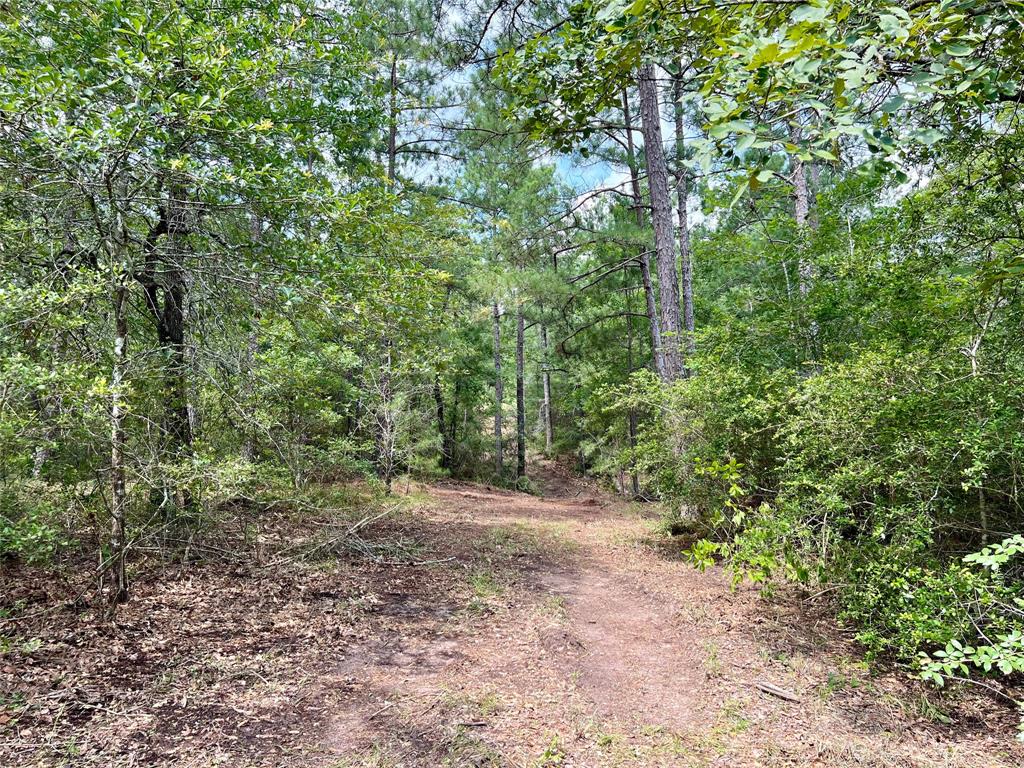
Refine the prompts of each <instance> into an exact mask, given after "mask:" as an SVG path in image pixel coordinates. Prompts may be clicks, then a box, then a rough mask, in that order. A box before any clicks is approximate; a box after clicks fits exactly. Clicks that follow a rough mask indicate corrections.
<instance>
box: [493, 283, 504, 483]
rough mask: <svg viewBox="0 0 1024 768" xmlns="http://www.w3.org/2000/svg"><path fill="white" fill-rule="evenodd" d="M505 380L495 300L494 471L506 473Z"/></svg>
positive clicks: (499, 324) (499, 318)
mask: <svg viewBox="0 0 1024 768" xmlns="http://www.w3.org/2000/svg"><path fill="white" fill-rule="evenodd" d="M504 395H505V382H504V381H502V379H501V310H500V309H499V307H498V302H494V471H495V472H497V473H498V477H499V478H501V476H502V475H503V474H504V473H505V457H504V445H503V444H502V440H501V406H502V402H503V400H504V399H505V397H504Z"/></svg>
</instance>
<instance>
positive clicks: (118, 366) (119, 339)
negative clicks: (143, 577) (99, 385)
mask: <svg viewBox="0 0 1024 768" xmlns="http://www.w3.org/2000/svg"><path fill="white" fill-rule="evenodd" d="M113 304H114V363H113V367H112V371H111V377H110V383H111V393H112V395H111V403H110V497H111V503H110V518H111V524H110V564H109V569H108V573H109V581H110V599H111V602H112V603H123V602H125V601H127V600H128V576H127V572H126V570H125V517H126V512H127V507H128V493H127V485H126V481H125V466H124V462H125V446H126V443H127V432H126V430H125V424H124V419H125V410H124V394H123V388H124V382H125V368H126V363H127V357H128V314H127V312H128V289H127V287H126V286H125V285H124V284H123V283H119V284H118V285H117V286H116V287H115V288H114V295H113Z"/></svg>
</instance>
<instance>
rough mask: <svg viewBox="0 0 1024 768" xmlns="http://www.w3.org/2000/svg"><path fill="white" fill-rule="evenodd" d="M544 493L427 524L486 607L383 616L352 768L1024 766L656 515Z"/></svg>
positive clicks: (356, 663)
mask: <svg viewBox="0 0 1024 768" xmlns="http://www.w3.org/2000/svg"><path fill="white" fill-rule="evenodd" d="M541 483H542V487H543V488H544V492H545V496H544V497H541V498H533V497H530V496H527V495H524V494H512V493H507V492H503V491H493V490H485V489H480V488H474V487H469V486H462V487H459V486H451V487H440V488H435V489H433V491H432V497H433V502H432V504H431V505H430V507H429V509H428V510H427V512H426V515H427V517H428V518H429V519H430V520H431V521H432V522H433V523H434V525H435V526H436V528H437V530H439V531H444V532H445V538H447V539H449V540H450V542H451V543H450V549H451V552H452V553H453V555H452V556H455V557H457V558H458V560H459V562H461V563H464V564H465V567H466V570H467V573H466V579H467V582H468V584H469V586H470V588H471V589H470V594H469V597H468V600H464V601H463V602H462V604H460V602H459V600H458V599H453V600H451V602H447V601H446V600H445V599H443V598H441V599H437V598H435V599H429V598H424V599H419V600H418V599H415V598H410V597H408V596H406V595H401V596H400V595H394V596H392V597H393V598H394V599H393V600H392V601H391V602H385V603H384V604H383V605H381V606H380V610H381V612H382V613H383V614H385V615H387V616H389V617H390V619H391V620H392V621H390V622H389V630H390V633H389V632H388V631H384V632H383V633H382V635H383V636H382V638H381V639H380V641H379V643H378V645H377V646H376V647H374V648H373V650H372V652H370V653H369V654H364V655H359V656H356V657H354V658H353V659H352V660H351V662H350V663H349V664H348V665H347V666H346V669H345V674H346V675H348V676H350V677H351V678H352V679H354V680H360V681H363V683H362V684H361V685H360V686H359V689H358V690H357V692H355V693H353V695H351V696H349V697H343V698H341V699H339V700H337V704H338V706H339V709H340V711H339V713H338V714H337V716H336V717H334V718H333V719H332V720H331V722H330V723H329V725H328V728H327V741H328V744H329V745H330V746H331V749H332V750H333V751H334V752H335V753H336V754H337V755H338V756H339V757H342V758H343V760H342V763H341V764H342V765H352V766H421V765H422V766H437V765H452V766H586V767H588V768H589V767H591V766H593V767H594V768H597V767H600V766H836V767H837V768H838V767H839V766H878V768H882V766H886V767H891V766H964V767H965V768H966V767H967V766H970V767H971V768H980V767H981V766H993V767H994V766H1017V765H1020V764H1021V762H1020V759H1021V758H1020V753H1019V752H1014V751H1013V750H1014V749H1015V748H1014V747H1013V746H1012V745H1011V744H1010V743H1009V742H1008V740H1007V736H1006V731H1005V730H1003V731H1002V732H1001V733H1000V734H997V733H993V732H992V731H991V730H988V729H987V727H986V726H985V724H984V723H982V721H981V719H980V715H979V713H978V709H979V708H978V703H977V701H974V702H966V701H965V702H961V704H960V705H959V706H960V707H961V709H960V710H958V709H956V707H954V706H953V705H950V704H948V703H941V702H939V703H936V702H935V701H930V700H929V699H927V698H925V697H924V695H923V694H922V692H921V690H920V688H919V687H918V686H915V685H913V684H908V683H907V681H904V680H903V679H901V678H900V677H899V676H895V675H893V676H876V677H872V676H871V675H870V674H869V673H868V671H867V669H866V667H865V666H864V665H863V664H862V663H859V662H858V661H857V656H856V653H857V650H856V648H855V647H854V646H852V645H849V644H847V643H846V642H845V641H844V640H843V638H842V637H841V636H840V635H839V634H838V632H837V631H836V629H835V627H834V623H833V622H831V621H829V620H827V618H826V616H827V614H824V613H823V615H822V618H820V619H815V618H814V615H813V613H809V612H805V611H803V610H801V609H799V606H798V605H797V604H796V603H795V602H793V603H792V604H790V603H787V602H775V603H769V602H766V601H765V600H762V599H760V598H759V596H758V595H757V593H756V592H755V591H754V590H753V589H752V588H750V587H741V588H739V589H738V590H735V591H734V590H731V589H730V587H729V583H728V580H727V578H726V577H725V575H724V574H723V573H721V572H719V571H709V572H706V573H699V572H697V571H696V570H694V569H693V568H691V567H689V566H688V565H686V564H685V563H683V562H680V560H679V555H678V551H676V550H677V549H678V547H673V546H672V544H671V543H670V542H666V541H665V540H662V539H659V538H658V537H657V536H656V535H655V534H654V528H655V527H654V522H653V521H651V520H649V519H645V517H644V514H645V513H644V512H643V510H641V509H638V508H631V507H629V506H627V505H624V504H622V503H620V502H616V501H614V500H611V499H609V498H607V497H604V496H601V495H599V494H596V493H595V492H594V491H593V489H591V488H590V487H588V486H586V485H584V484H575V483H574V482H573V481H569V480H565V479H563V478H561V477H560V476H559V475H557V473H551V472H549V473H547V475H546V477H542V479H541ZM763 683H767V684H770V685H773V686H777V687H778V688H780V689H782V691H784V692H786V693H791V694H793V696H794V697H795V698H796V699H798V701H789V700H786V699H785V698H780V697H779V696H776V695H772V694H770V693H766V692H764V691H763V690H762V689H761V688H759V684H763ZM981 709H982V710H984V709H985V707H981ZM946 720H949V721H950V722H948V723H947V722H944V721H946ZM989 725H990V726H991V727H992V728H997V729H998V728H1003V729H1005V727H1006V723H1005V722H1001V723H990V724H989Z"/></svg>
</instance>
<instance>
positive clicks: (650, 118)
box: [640, 64, 683, 381]
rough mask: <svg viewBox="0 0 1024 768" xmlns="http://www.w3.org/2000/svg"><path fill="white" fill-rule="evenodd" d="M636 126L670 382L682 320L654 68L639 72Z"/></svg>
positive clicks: (678, 369)
mask: <svg viewBox="0 0 1024 768" xmlns="http://www.w3.org/2000/svg"><path fill="white" fill-rule="evenodd" d="M640 125H641V129H642V131H643V136H644V156H645V157H646V159H647V184H648V187H649V189H650V195H651V221H652V223H653V225H654V253H655V261H656V263H657V267H658V293H659V298H660V300H661V302H660V303H661V314H660V319H661V348H662V350H663V352H662V354H663V357H664V360H665V370H664V373H663V378H664V379H665V380H666V381H672V380H674V379H677V378H679V377H680V376H682V374H683V361H682V355H681V354H680V340H681V336H682V321H681V318H680V312H679V277H678V273H677V271H676V249H675V238H674V237H673V228H674V227H673V221H672V200H671V197H670V196H669V191H668V165H667V163H666V161H665V148H664V147H663V146H662V138H661V110H660V107H659V103H658V86H657V83H656V82H655V78H654V65H653V64H646V65H644V66H643V67H642V68H641V69H640Z"/></svg>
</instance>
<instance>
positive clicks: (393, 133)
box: [388, 53, 398, 187]
mask: <svg viewBox="0 0 1024 768" xmlns="http://www.w3.org/2000/svg"><path fill="white" fill-rule="evenodd" d="M389 94H390V102H389V104H388V113H389V114H388V118H389V119H388V181H389V182H391V186H392V187H393V186H394V185H395V167H396V165H397V161H398V54H397V53H395V54H393V55H392V56H391V80H390V90H389Z"/></svg>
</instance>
